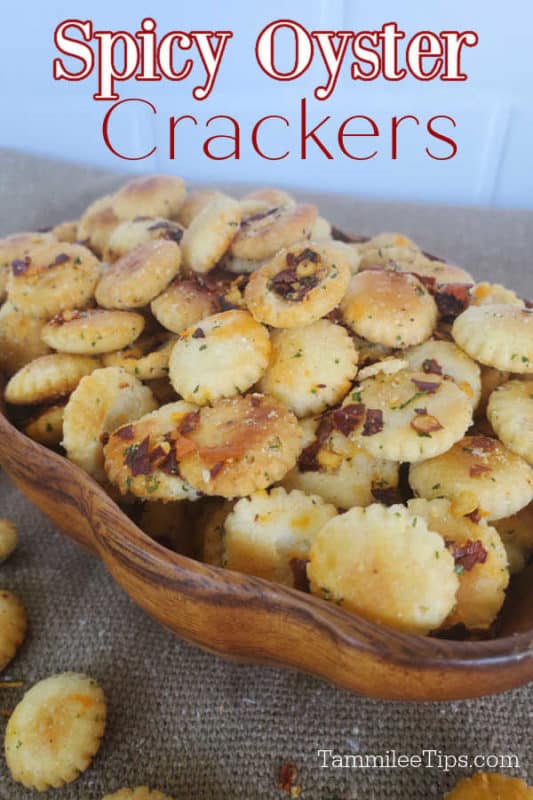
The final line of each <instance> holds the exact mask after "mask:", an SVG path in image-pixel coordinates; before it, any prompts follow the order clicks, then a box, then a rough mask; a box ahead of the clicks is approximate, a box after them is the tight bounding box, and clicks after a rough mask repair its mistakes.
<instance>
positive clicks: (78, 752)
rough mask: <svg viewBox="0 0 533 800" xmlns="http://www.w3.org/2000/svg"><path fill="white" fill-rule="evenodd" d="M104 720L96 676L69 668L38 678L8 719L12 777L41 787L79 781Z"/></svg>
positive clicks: (97, 744) (7, 749) (7, 751)
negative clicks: (72, 670)
mask: <svg viewBox="0 0 533 800" xmlns="http://www.w3.org/2000/svg"><path fill="white" fill-rule="evenodd" d="M105 722H106V705H105V699H104V693H103V691H102V689H101V688H100V687H99V686H98V684H97V683H96V681H95V680H93V679H92V678H89V677H87V675H81V674H77V673H74V672H65V673H63V674H61V675H54V676H52V677H50V678H45V679H44V680H42V681H39V683H36V684H35V686H32V688H31V689H30V690H29V691H27V692H26V694H25V695H24V697H23V698H22V700H21V701H20V703H19V704H18V705H17V707H16V708H15V710H14V711H13V713H12V715H11V717H10V718H9V722H8V723H7V727H6V735H5V755H6V761H7V766H8V767H9V770H10V772H11V775H12V777H13V779H14V780H16V781H17V782H18V783H22V784H23V785H24V786H26V787H27V788H28V789H37V790H38V791H44V790H45V789H49V788H50V787H52V786H53V787H55V788H57V787H59V786H64V784H66V783H70V782H71V781H74V780H76V778H78V777H79V775H80V774H81V773H82V772H84V771H85V770H86V769H87V768H88V767H89V765H90V763H91V761H92V759H93V757H94V756H95V755H96V753H97V751H98V748H99V747H100V740H101V738H102V736H103V734H104V729H105Z"/></svg>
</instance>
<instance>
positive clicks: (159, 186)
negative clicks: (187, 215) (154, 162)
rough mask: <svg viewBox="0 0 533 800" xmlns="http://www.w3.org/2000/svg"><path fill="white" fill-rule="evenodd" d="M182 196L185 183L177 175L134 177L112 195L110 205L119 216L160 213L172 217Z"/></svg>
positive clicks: (174, 215) (183, 195)
mask: <svg viewBox="0 0 533 800" xmlns="http://www.w3.org/2000/svg"><path fill="white" fill-rule="evenodd" d="M184 200H185V183H184V181H183V179H182V178H178V177H177V176H176V175H148V176H144V175H143V176H142V177H140V178H134V179H133V180H131V181H128V183H126V184H125V185H124V186H122V187H121V188H120V189H119V190H118V192H116V194H115V195H114V196H113V199H112V208H113V211H114V212H115V214H116V215H117V217H118V218H119V219H134V218H135V217H163V218H165V219H173V218H175V217H176V215H177V214H178V213H179V210H180V208H181V206H182V205H183V201H184Z"/></svg>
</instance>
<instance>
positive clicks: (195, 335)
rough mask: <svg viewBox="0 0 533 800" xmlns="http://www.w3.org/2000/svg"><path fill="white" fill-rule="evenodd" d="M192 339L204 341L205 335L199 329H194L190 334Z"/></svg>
mask: <svg viewBox="0 0 533 800" xmlns="http://www.w3.org/2000/svg"><path fill="white" fill-rule="evenodd" d="M192 338H193V339H205V333H204V332H203V330H202V329H201V328H196V330H195V331H194V333H193V334H192Z"/></svg>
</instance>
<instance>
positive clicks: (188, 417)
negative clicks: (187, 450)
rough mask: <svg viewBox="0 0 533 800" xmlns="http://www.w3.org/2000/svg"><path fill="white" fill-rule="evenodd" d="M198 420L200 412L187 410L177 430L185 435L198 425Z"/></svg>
mask: <svg viewBox="0 0 533 800" xmlns="http://www.w3.org/2000/svg"><path fill="white" fill-rule="evenodd" d="M199 421H200V412H199V411H189V413H188V414H185V416H184V417H183V419H182V420H181V422H180V424H179V427H178V432H179V433H180V434H181V435H182V436H186V435H187V434H188V433H192V431H193V430H194V429H195V428H196V426H197V425H198V423H199Z"/></svg>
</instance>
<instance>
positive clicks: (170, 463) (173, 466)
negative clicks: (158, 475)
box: [159, 448, 179, 475]
mask: <svg viewBox="0 0 533 800" xmlns="http://www.w3.org/2000/svg"><path fill="white" fill-rule="evenodd" d="M159 469H160V470H161V472H165V473H166V474H167V475H178V474H179V467H178V459H177V455H176V451H175V450H174V448H172V450H170V452H169V453H168V454H167V457H166V458H165V459H164V460H163V461H162V462H161V464H160V465H159Z"/></svg>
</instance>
